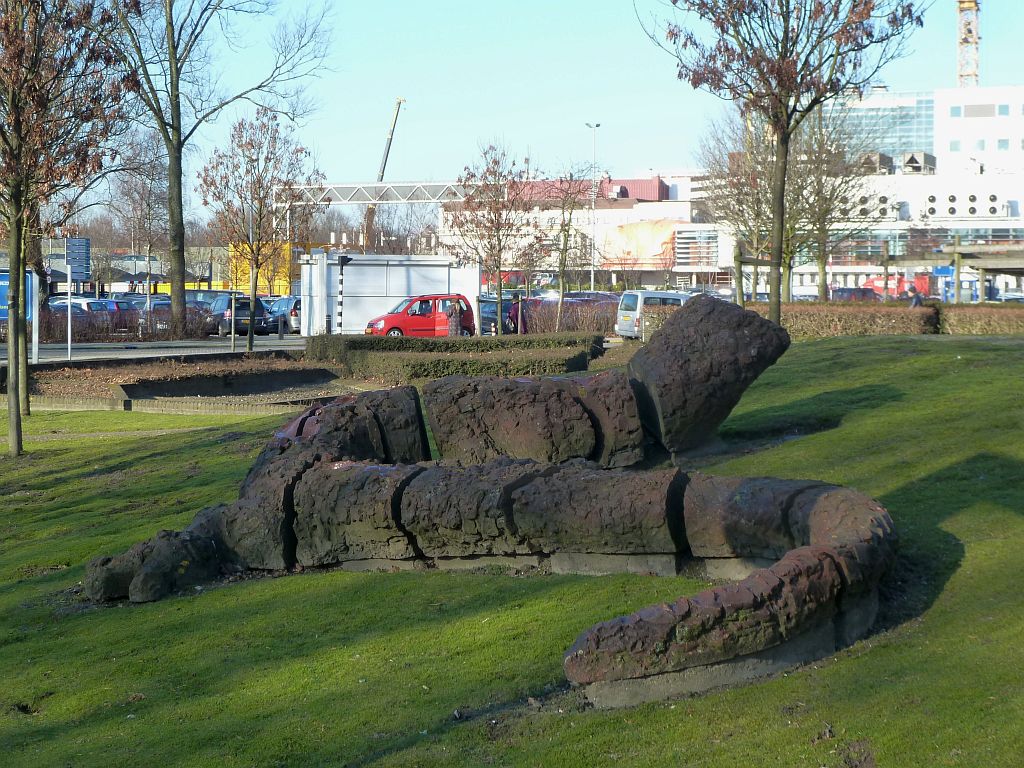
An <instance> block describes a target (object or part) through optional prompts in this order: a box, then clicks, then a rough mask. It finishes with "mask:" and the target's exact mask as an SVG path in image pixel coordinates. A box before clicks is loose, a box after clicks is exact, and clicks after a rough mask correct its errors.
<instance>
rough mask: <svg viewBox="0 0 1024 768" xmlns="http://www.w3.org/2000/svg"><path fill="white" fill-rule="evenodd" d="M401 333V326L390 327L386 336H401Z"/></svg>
mask: <svg viewBox="0 0 1024 768" xmlns="http://www.w3.org/2000/svg"><path fill="white" fill-rule="evenodd" d="M402 335H403V334H402V329H401V328H392V329H391V330H390V331H388V336H402Z"/></svg>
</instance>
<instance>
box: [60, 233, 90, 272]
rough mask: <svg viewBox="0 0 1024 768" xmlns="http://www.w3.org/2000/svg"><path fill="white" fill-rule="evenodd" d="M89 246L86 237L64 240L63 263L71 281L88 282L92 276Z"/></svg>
mask: <svg viewBox="0 0 1024 768" xmlns="http://www.w3.org/2000/svg"><path fill="white" fill-rule="evenodd" d="M91 255H92V253H91V244H90V242H89V238H87V237H68V238H65V240H64V262H65V264H67V267H68V274H69V275H70V279H71V280H72V281H76V280H77V281H84V280H88V279H89V278H90V277H91V276H92V263H91Z"/></svg>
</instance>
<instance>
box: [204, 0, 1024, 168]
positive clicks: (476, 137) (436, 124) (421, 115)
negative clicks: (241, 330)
mask: <svg viewBox="0 0 1024 768" xmlns="http://www.w3.org/2000/svg"><path fill="white" fill-rule="evenodd" d="M298 2H300V0H283V5H284V7H286V8H287V7H289V5H291V4H295V3H298ZM663 7H664V6H662V5H661V4H660V0H637V10H636V11H635V10H634V6H633V3H632V2H631V0H557V1H556V0H519V1H518V2H507V1H506V2H499V1H497V0H492V1H491V2H481V1H480V0H435V2H422V1H421V0H377V2H365V0H363V1H361V2H356V1H355V0H335V2H334V3H333V24H334V30H335V31H334V48H333V52H332V55H331V61H330V64H329V65H330V67H331V70H332V71H329V72H326V73H325V74H324V76H323V77H322V78H321V79H320V80H319V81H318V82H317V83H315V85H314V86H313V89H314V92H315V93H316V94H317V96H318V98H319V101H320V104H321V108H320V110H319V112H318V113H317V114H316V115H315V116H314V117H313V118H312V119H310V120H308V121H307V122H306V123H305V124H304V125H303V126H302V128H301V131H300V136H301V137H302V140H303V141H304V142H306V143H307V144H308V145H310V146H311V147H313V148H314V150H315V152H316V154H317V157H318V160H319V165H320V167H321V168H322V170H323V171H324V173H325V174H326V175H327V178H328V180H329V181H332V182H346V181H372V180H374V179H375V178H376V174H377V169H378V166H379V164H380V159H381V154H382V152H383V148H384V141H385V136H386V134H387V128H388V125H389V121H390V119H391V115H392V112H393V109H394V103H395V99H396V98H397V97H399V96H402V97H404V98H405V99H406V100H407V101H406V104H405V105H404V107H403V109H402V114H401V116H400V117H399V121H398V128H397V130H396V132H395V138H394V143H393V145H392V150H391V157H390V160H389V163H388V168H387V173H386V177H385V178H386V179H388V180H391V181H430V180H448V179H454V178H456V177H457V176H458V174H459V173H460V172H461V171H462V169H463V167H464V166H465V165H466V164H467V163H470V162H472V161H473V160H474V158H475V157H476V156H478V154H479V148H480V146H482V145H483V144H486V143H489V142H491V141H498V142H501V143H503V144H504V145H505V146H506V147H507V148H509V149H510V150H512V151H513V152H515V153H516V154H519V155H522V154H529V155H530V157H531V158H532V159H533V160H534V161H535V162H536V163H537V164H538V165H539V166H540V167H541V168H543V169H544V170H545V171H547V172H549V173H557V172H558V171H559V170H560V169H562V168H564V167H565V166H566V165H567V164H568V163H571V162H578V163H589V161H590V157H591V152H592V147H591V139H592V134H591V131H590V129H588V128H587V127H586V126H585V123H587V122H591V123H593V122H600V123H601V128H600V129H599V131H598V137H597V154H598V163H599V165H600V166H601V167H602V168H604V169H606V170H608V171H609V172H610V173H612V174H613V175H615V176H619V177H628V176H635V175H647V174H649V173H650V169H653V170H654V171H662V172H667V171H672V170H679V169H684V168H689V167H693V165H694V152H695V149H696V147H697V145H698V143H699V139H700V136H701V134H702V133H703V132H704V131H705V130H706V126H707V121H708V119H709V118H710V117H713V116H716V115H717V114H719V112H720V111H721V110H722V108H723V106H722V105H723V102H721V101H720V100H719V99H717V98H715V97H713V96H710V95H708V94H704V93H700V92H695V91H693V89H691V88H690V86H689V85H687V84H685V83H682V82H680V81H678V80H677V79H676V78H675V68H674V59H673V58H671V57H670V56H669V55H668V54H666V53H664V52H662V51H660V50H659V49H658V48H657V47H656V46H655V45H654V44H653V43H652V42H651V41H650V40H649V39H648V38H647V37H646V35H645V34H644V31H643V29H642V28H641V25H640V22H639V21H638V20H637V15H636V14H637V12H639V13H640V15H641V16H646V15H647V14H649V13H650V12H652V11H658V10H660V9H662V8H663ZM1014 9H1017V10H1016V11H1015V10H1014ZM1021 9H1022V5H1021V2H1020V0H982V8H981V23H980V29H981V34H982V42H981V64H980V71H981V84H982V85H1016V84H1020V83H1022V82H1024V76H1022V69H1024V44H1022V42H1021V40H1020V31H1021V29H1022V28H1024V25H1022V24H1021V23H1020V22H1019V18H1020V13H1021ZM956 22H957V12H956V1H955V0H935V2H934V4H933V5H932V7H931V8H930V10H929V11H928V12H927V14H926V17H925V26H924V28H923V29H921V30H918V31H917V32H916V33H915V34H914V36H913V38H912V39H911V41H910V44H909V50H910V55H909V56H908V57H907V58H906V59H904V60H901V61H898V62H896V63H894V64H892V65H891V66H890V67H889V68H888V69H887V70H886V71H885V72H884V74H883V82H885V83H886V84H888V85H890V86H891V87H892V88H894V89H895V90H919V89H922V90H923V89H931V88H946V87H953V86H955V85H956V65H957V51H956V43H955V40H956ZM246 37H247V38H248V37H249V36H248V35H246ZM253 42H254V43H255V41H253ZM255 50H257V47H256V46H255V45H254V46H253V48H252V49H250V50H249V51H246V52H243V54H242V56H241V57H239V58H238V59H236V62H237V63H236V65H235V66H233V67H232V69H231V72H230V73H228V80H229V81H234V80H237V79H239V78H242V79H244V78H245V77H246V73H247V72H249V71H251V70H250V68H256V67H258V66H259V57H258V54H255V53H254V51H255ZM232 117H233V116H227V117H225V118H222V119H221V120H220V122H219V123H218V125H216V126H214V127H212V128H211V129H210V130H208V131H207V132H206V134H205V136H204V147H205V146H206V145H207V144H208V143H213V142H220V141H223V136H224V135H225V134H226V130H227V125H228V124H229V123H230V121H231V119H232ZM202 149H203V147H201V148H200V154H201V153H202ZM189 186H192V185H189Z"/></svg>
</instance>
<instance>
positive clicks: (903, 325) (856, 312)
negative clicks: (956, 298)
mask: <svg viewBox="0 0 1024 768" xmlns="http://www.w3.org/2000/svg"><path fill="white" fill-rule="evenodd" d="M747 308H748V309H751V310H753V311H754V312H757V313H758V314H759V315H761V316H762V317H767V316H768V305H767V304H765V303H763V302H757V303H754V304H749V305H748V306H747ZM938 323H939V316H938V311H937V309H936V307H933V306H925V307H914V308H911V307H907V306H902V305H894V304H871V303H868V302H845V303H840V302H828V303H822V304H819V303H811V302H806V301H800V302H794V303H792V304H783V305H782V326H783V327H784V328H785V329H786V330H787V331H789V335H790V337H792V338H793V339H826V338H831V337H833V336H903V335H907V334H911V335H916V334H924V333H938Z"/></svg>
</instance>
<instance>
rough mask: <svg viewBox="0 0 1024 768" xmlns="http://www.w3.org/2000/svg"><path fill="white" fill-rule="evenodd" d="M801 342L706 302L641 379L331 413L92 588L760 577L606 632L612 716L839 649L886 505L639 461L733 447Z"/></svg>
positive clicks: (439, 385) (863, 622) (643, 354)
mask: <svg viewBox="0 0 1024 768" xmlns="http://www.w3.org/2000/svg"><path fill="white" fill-rule="evenodd" d="M788 344H789V338H788V336H787V335H786V333H785V331H784V330H782V329H781V328H779V327H778V326H776V325H774V324H772V323H769V322H768V321H766V320H763V319H762V318H760V317H759V316H757V315H756V314H754V313H752V312H746V311H744V310H742V309H740V308H738V307H736V306H734V305H731V304H726V303H724V302H721V301H719V300H718V299H714V298H710V297H698V298H695V299H691V300H690V301H688V302H687V303H686V304H685V305H684V306H683V307H682V309H680V310H679V311H678V312H676V313H675V314H674V315H673V316H672V317H671V318H670V319H669V320H668V321H667V322H666V324H665V326H664V328H662V329H661V330H660V331H659V332H658V333H657V334H655V336H654V337H653V338H652V339H651V341H650V343H649V344H648V345H647V346H646V347H645V348H642V349H641V350H640V351H638V353H637V354H636V355H635V356H634V358H633V360H632V361H631V362H630V364H629V372H628V375H627V374H623V373H621V372H606V373H602V374H597V375H589V376H583V377H577V378H571V379H548V380H533V379H514V380H501V379H495V378H491V377H482V378H466V377H449V378H446V379H441V380H438V381H436V382H433V383H431V384H429V385H428V386H427V387H426V388H425V390H424V395H423V402H424V408H425V411H426V417H424V414H423V412H422V411H421V408H420V401H419V398H418V397H417V393H416V390H415V389H413V388H412V387H399V388H396V389H392V390H386V391H381V392H368V393H362V394H359V395H350V396H346V397H343V398H339V399H337V400H335V401H333V402H331V403H328V404H326V405H322V406H316V407H314V408H311V409H309V410H308V411H306V412H305V413H303V414H302V415H300V416H299V417H297V418H295V419H293V420H292V421H291V422H289V423H288V424H286V425H285V426H284V427H283V428H282V429H281V430H280V431H279V432H278V433H277V434H276V435H275V436H274V438H273V439H272V440H271V441H270V442H269V443H268V445H267V446H266V448H265V449H264V450H263V452H262V453H261V454H260V456H259V457H258V458H257V460H256V462H255V463H254V465H253V467H252V469H251V470H250V472H249V474H248V476H247V477H246V479H245V481H244V482H243V484H242V488H241V490H240V492H239V497H238V499H237V500H236V501H235V502H233V503H231V504H226V505H219V506H216V507H210V508H207V509H204V510H202V511H201V512H200V513H199V514H198V515H197V516H196V518H195V520H194V521H193V522H192V524H191V525H189V527H188V528H186V529H185V530H184V531H181V532H173V531H161V532H160V533H158V534H157V536H156V537H154V538H153V539H152V540H150V541H148V542H143V543H140V544H137V545H135V546H134V547H132V548H131V549H130V550H128V551H127V552H125V553H124V554H122V555H118V556H116V557H104V558H98V559H96V560H94V561H93V562H91V563H90V564H89V567H88V569H87V572H86V579H85V590H86V594H87V595H88V596H89V597H91V598H92V599H94V600H96V601H107V600H116V599H123V598H125V597H127V598H128V599H130V600H131V601H133V602H145V601H150V600H157V599H160V598H161V597H164V596H166V595H168V594H170V593H172V592H174V591H177V590H180V589H183V588H186V587H190V586H193V585H195V584H201V583H203V582H206V581H210V580H212V579H214V578H216V577H217V576H218V575H219V574H221V573H223V572H228V571H230V570H233V569H262V570H280V569H291V568H295V567H297V566H301V567H317V566H341V567H343V568H349V569H368V568H386V569H394V568H415V567H439V568H465V567H475V566H479V565H483V564H488V563H498V564H512V565H515V566H517V567H522V566H539V565H547V566H548V567H550V568H551V569H552V570H554V571H559V572H578V573H590V574H599V573H610V572H636V573H658V574H675V573H677V572H678V570H679V568H681V567H685V566H687V564H690V563H693V562H701V563H703V564H704V565H705V566H706V567H707V569H708V572H709V573H713V572H717V571H716V569H717V568H718V567H719V566H720V565H721V564H725V565H727V566H731V567H733V568H736V567H739V568H740V569H742V570H744V571H745V572H746V573H745V576H744V577H743V578H742V579H740V580H739V581H737V582H735V583H730V584H726V585H723V586H719V587H716V588H714V589H710V590H707V591H705V592H702V593H700V594H698V595H694V596H692V597H680V598H679V599H678V600H676V601H675V602H673V603H671V604H664V605H659V606H652V607H649V608H645V609H643V610H640V611H638V612H636V613H634V614H631V615H629V616H623V617H619V618H616V619H611V620H609V621H606V622H602V623H600V624H597V625H596V626H594V627H591V628H590V629H587V630H586V631H584V632H583V633H582V634H581V635H580V636H579V638H578V639H577V641H576V643H575V644H574V645H573V647H572V648H571V649H570V650H569V651H568V653H567V654H566V657H565V660H564V668H565V673H566V676H567V677H568V679H569V680H570V681H571V682H573V683H576V684H580V685H584V686H587V688H586V690H587V695H588V696H589V697H590V698H591V700H592V701H594V702H595V703H596V704H598V705H600V706H612V705H617V704H627V703H633V702H638V701H643V700H648V699H651V698H658V697H662V696H667V695H672V694H676V693H680V692H692V691H698V690H704V689H706V688H708V687H711V686H714V685H722V684H727V683H731V682H735V681H739V680H746V679H750V678H752V677H756V676H759V675H763V674H767V673H770V672H773V671H776V670H778V669H784V668H786V667H787V666H791V665H793V664H794V663H799V662H802V661H806V660H808V659H812V658H818V657H821V656H823V655H825V654H828V653H831V652H833V651H834V650H835V649H836V648H837V647H839V646H841V645H844V644H848V643H850V642H853V641H854V640H856V639H857V638H858V637H860V636H862V635H863V634H864V633H865V632H867V631H868V629H870V627H871V624H872V623H873V621H874V617H875V612H876V610H877V586H878V582H879V580H880V579H881V578H882V576H883V574H884V573H885V571H886V570H887V568H888V567H889V566H890V565H891V563H892V560H893V557H894V547H895V534H894V531H893V527H892V522H891V520H890V519H889V516H888V514H887V513H886V511H885V510H884V509H883V508H882V507H881V506H879V505H878V504H877V503H876V502H874V501H872V500H871V499H869V498H867V497H865V496H862V495H861V494H858V493H856V492H854V491H851V490H848V489H845V488H840V487H837V486H831V485H827V484H823V483H819V482H816V481H793V480H777V479H773V478H728V477H715V476H711V475H705V474H702V473H697V472H684V471H682V470H681V469H678V468H669V469H665V468H660V469H653V470H640V469H631V468H630V467H634V466H635V465H637V464H639V463H641V462H643V461H645V460H646V459H647V458H648V456H649V451H650V450H652V449H667V450H668V451H669V452H670V453H671V454H672V455H673V456H674V457H675V458H676V459H677V460H679V459H681V458H682V456H683V454H684V452H685V451H687V450H690V449H693V448H694V447H696V446H699V445H700V444H701V443H702V442H704V441H706V440H708V439H709V438H710V437H712V435H713V433H714V430H715V428H716V427H717V426H718V424H719V423H721V421H722V420H723V419H724V418H725V417H726V415H727V414H728V412H729V410H730V409H731V408H732V407H733V406H734V405H735V403H736V402H737V401H738V400H739V397H740V395H741V394H742V392H743V390H744V389H745V388H746V387H747V386H749V384H750V383H751V382H752V381H753V380H754V379H755V378H756V376H757V375H759V374H760V373H761V372H762V371H763V370H764V369H765V368H767V367H768V366H769V365H771V364H772V363H774V362H775V360H776V359H778V357H779V356H780V355H781V354H782V353H783V352H784V351H785V350H786V348H787V346H788ZM428 422H429V424H430V426H431V430H432V431H433V434H434V436H435V439H436V441H437V444H438V447H439V449H440V452H441V454H442V456H443V460H442V461H439V462H432V461H430V460H429V459H430V457H429V451H428V443H427V437H426V432H425V426H424V425H425V424H426V423H428ZM641 425H642V426H641Z"/></svg>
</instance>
